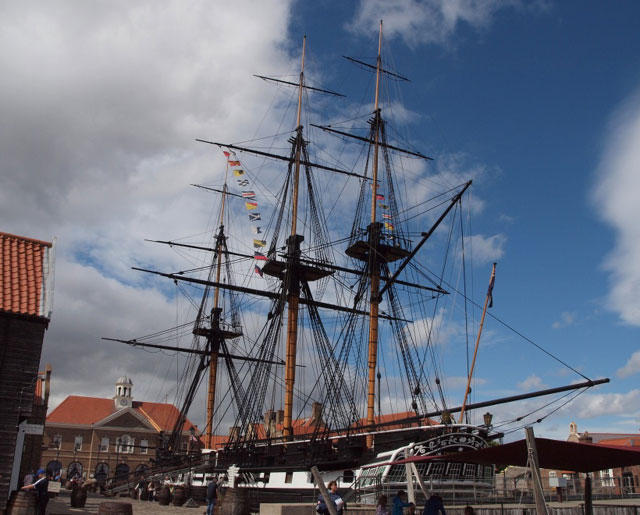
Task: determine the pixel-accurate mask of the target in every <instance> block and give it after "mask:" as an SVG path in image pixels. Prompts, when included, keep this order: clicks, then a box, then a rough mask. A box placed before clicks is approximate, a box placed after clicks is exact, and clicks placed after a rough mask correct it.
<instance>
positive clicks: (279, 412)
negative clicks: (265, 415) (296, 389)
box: [276, 409, 284, 424]
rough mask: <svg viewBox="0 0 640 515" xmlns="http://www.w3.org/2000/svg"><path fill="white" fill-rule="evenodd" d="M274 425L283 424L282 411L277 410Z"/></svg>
mask: <svg viewBox="0 0 640 515" xmlns="http://www.w3.org/2000/svg"><path fill="white" fill-rule="evenodd" d="M276 424H284V410H283V409H279V410H278V414H277V415H276Z"/></svg>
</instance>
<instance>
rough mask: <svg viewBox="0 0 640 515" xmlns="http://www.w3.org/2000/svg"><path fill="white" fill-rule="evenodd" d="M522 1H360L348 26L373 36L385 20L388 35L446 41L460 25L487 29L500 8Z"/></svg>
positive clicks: (422, 41)
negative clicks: (380, 23)
mask: <svg viewBox="0 0 640 515" xmlns="http://www.w3.org/2000/svg"><path fill="white" fill-rule="evenodd" d="M520 4H521V2H519V1H513V0H512V1H510V0H507V1H501V0H455V1H452V0H396V1H394V2H388V1H386V0H366V1H362V2H360V5H359V7H358V10H357V12H356V15H355V19H354V20H353V21H352V22H351V23H350V24H349V25H348V28H349V29H350V30H352V31H353V32H357V33H363V34H366V35H371V34H375V33H376V32H377V27H378V23H379V21H380V20H383V23H384V35H385V37H386V38H393V37H400V38H402V39H403V40H404V41H405V42H406V43H407V44H408V45H409V46H412V47H415V46H418V45H420V44H429V43H436V44H444V43H448V42H450V41H451V39H452V36H453V35H454V33H455V32H456V30H457V29H458V27H459V26H460V25H461V24H466V25H469V26H471V27H473V28H475V29H484V28H487V27H488V26H489V25H490V24H491V21H492V19H493V17H494V15H495V13H496V12H497V11H498V10H500V9H503V8H505V7H513V6H518V5H520Z"/></svg>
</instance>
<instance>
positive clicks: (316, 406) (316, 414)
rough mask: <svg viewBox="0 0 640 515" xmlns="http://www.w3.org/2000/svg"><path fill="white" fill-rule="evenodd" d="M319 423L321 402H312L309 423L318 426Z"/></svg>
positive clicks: (320, 422)
mask: <svg viewBox="0 0 640 515" xmlns="http://www.w3.org/2000/svg"><path fill="white" fill-rule="evenodd" d="M320 424H322V403H321V402H314V403H313V404H311V420H310V421H309V425H311V426H319V425H320Z"/></svg>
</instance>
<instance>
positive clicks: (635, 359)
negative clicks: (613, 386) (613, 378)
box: [616, 351, 640, 378]
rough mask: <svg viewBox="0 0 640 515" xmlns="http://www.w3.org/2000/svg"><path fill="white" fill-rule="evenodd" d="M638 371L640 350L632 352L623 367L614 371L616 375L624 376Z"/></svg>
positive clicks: (639, 368)
mask: <svg viewBox="0 0 640 515" xmlns="http://www.w3.org/2000/svg"><path fill="white" fill-rule="evenodd" d="M638 372H640V351H636V352H634V353H633V354H632V355H631V357H630V358H629V360H628V361H627V363H626V364H625V366H624V367H622V368H619V369H618V371H617V372H616V374H617V376H618V377H621V378H625V377H629V376H632V375H634V374H637V373H638Z"/></svg>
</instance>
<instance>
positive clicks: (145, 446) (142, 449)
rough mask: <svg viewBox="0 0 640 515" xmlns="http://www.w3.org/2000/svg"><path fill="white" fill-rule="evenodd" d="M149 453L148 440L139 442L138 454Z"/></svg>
mask: <svg viewBox="0 0 640 515" xmlns="http://www.w3.org/2000/svg"><path fill="white" fill-rule="evenodd" d="M148 453H149V440H140V454H148Z"/></svg>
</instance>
